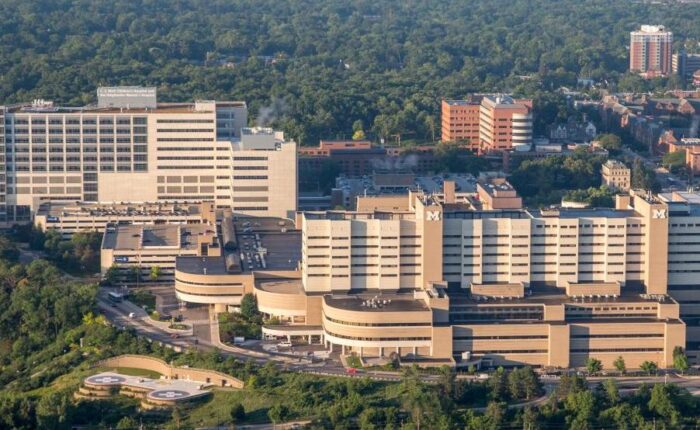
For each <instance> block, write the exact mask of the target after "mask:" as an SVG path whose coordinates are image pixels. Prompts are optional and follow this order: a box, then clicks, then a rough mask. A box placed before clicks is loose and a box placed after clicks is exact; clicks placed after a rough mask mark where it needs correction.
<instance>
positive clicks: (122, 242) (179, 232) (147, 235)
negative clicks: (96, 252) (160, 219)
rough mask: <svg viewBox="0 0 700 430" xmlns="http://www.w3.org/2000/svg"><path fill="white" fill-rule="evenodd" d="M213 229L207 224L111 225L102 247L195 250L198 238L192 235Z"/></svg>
mask: <svg viewBox="0 0 700 430" xmlns="http://www.w3.org/2000/svg"><path fill="white" fill-rule="evenodd" d="M212 231H213V227H212V226H210V225H207V224H187V225H175V224H156V225H118V226H111V227H108V228H107V229H106V230H105V234H104V237H103V239H102V249H113V250H139V249H148V248H178V249H180V250H195V249H196V248H197V240H196V238H192V236H197V235H200V234H206V233H211V232H212Z"/></svg>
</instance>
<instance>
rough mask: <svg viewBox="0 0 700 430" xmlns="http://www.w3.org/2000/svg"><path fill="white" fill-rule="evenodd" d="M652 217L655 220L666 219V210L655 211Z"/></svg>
mask: <svg viewBox="0 0 700 430" xmlns="http://www.w3.org/2000/svg"><path fill="white" fill-rule="evenodd" d="M651 217H652V218H654V219H665V218H666V209H654V212H653V213H652V214H651Z"/></svg>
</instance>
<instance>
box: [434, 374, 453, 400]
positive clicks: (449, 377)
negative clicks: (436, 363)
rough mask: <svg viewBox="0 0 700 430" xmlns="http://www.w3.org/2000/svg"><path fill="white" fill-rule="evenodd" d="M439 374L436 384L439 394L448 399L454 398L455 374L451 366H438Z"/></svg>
mask: <svg viewBox="0 0 700 430" xmlns="http://www.w3.org/2000/svg"><path fill="white" fill-rule="evenodd" d="M439 375H440V382H439V385H438V386H439V389H440V396H441V397H443V398H445V399H448V400H454V393H455V381H456V377H457V374H456V373H455V371H454V370H452V368H451V367H449V366H442V367H440V373H439Z"/></svg>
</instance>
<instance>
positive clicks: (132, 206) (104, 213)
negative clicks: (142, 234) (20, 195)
mask: <svg viewBox="0 0 700 430" xmlns="http://www.w3.org/2000/svg"><path fill="white" fill-rule="evenodd" d="M37 215H44V216H54V217H64V216H85V217H113V216H150V217H159V216H193V217H194V216H199V215H201V208H200V205H199V204H196V203H184V204H181V203H164V202H143V203H137V202H129V203H121V202H119V203H90V202H54V201H49V202H45V203H42V204H41V206H39V209H38V210H37Z"/></svg>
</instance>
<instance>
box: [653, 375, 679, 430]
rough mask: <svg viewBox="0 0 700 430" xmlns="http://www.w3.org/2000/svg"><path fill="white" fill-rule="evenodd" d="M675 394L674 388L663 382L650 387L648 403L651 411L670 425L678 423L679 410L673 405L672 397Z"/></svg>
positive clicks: (675, 395) (675, 396) (674, 396)
mask: <svg viewBox="0 0 700 430" xmlns="http://www.w3.org/2000/svg"><path fill="white" fill-rule="evenodd" d="M677 394H678V393H677V392H676V390H675V389H674V388H670V387H668V386H666V385H664V384H656V385H654V387H653V388H652V389H651V398H650V399H649V403H648V407H649V410H650V411H651V412H653V413H654V414H656V415H658V416H660V417H661V418H663V419H664V420H665V421H666V422H667V423H668V424H670V425H672V426H676V425H678V423H679V421H680V418H681V415H680V411H679V410H678V409H677V408H676V406H675V405H674V399H675V398H677Z"/></svg>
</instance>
